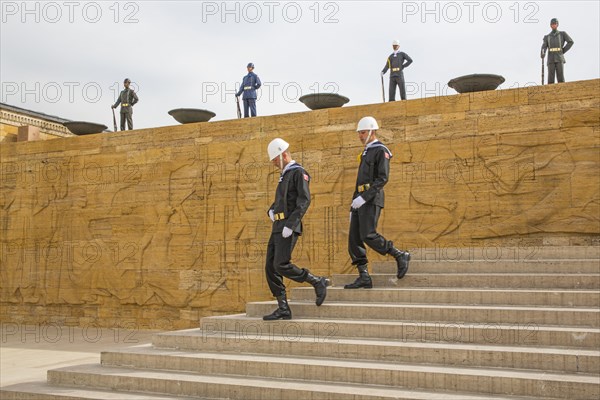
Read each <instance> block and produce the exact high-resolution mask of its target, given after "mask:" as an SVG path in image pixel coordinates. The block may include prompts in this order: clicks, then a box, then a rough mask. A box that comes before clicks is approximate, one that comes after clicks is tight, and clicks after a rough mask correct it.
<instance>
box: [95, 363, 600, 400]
mask: <svg viewBox="0 0 600 400" xmlns="http://www.w3.org/2000/svg"><path fill="white" fill-rule="evenodd" d="M102 365H106V366H112V367H121V366H127V367H133V368H140V369H145V368H148V369H169V370H176V371H182V372H183V371H185V372H195V373H202V374H210V375H221V374H225V375H242V376H253V377H261V378H278V379H281V378H284V379H301V380H307V381H326V382H335V383H351V384H364V385H389V386H395V387H401V388H404V389H416V390H419V389H422V390H447V389H448V388H452V390H455V391H461V392H472V393H479V394H501V395H507V394H512V395H518V396H542V397H556V398H564V399H566V398H586V397H587V398H590V399H592V398H593V399H597V396H596V395H597V394H599V392H598V389H599V385H594V384H581V383H577V384H575V383H569V382H562V381H560V380H554V381H550V380H538V379H518V378H513V377H510V378H503V377H482V376H474V375H466V374H462V375H461V374H456V373H433V372H424V371H423V372H420V371H396V370H393V369H391V370H388V369H373V370H369V371H368V372H365V370H363V369H362V368H358V367H356V368H353V367H342V366H323V365H317V364H313V365H310V368H307V365H306V364H287V363H274V362H264V361H247V360H244V361H238V360H220V359H206V358H202V359H196V358H190V357H176V356H160V355H153V356H149V355H145V354H128V353H103V354H102ZM592 396H594V397H592Z"/></svg>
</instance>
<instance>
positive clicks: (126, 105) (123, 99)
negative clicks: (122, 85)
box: [114, 88, 139, 131]
mask: <svg viewBox="0 0 600 400" xmlns="http://www.w3.org/2000/svg"><path fill="white" fill-rule="evenodd" d="M138 101H139V99H138V97H137V94H135V92H134V91H133V89H131V88H127V89H123V90H122V91H121V93H120V94H119V98H118V99H117V101H116V102H115V104H114V107H117V106H118V105H119V104H121V130H122V131H124V130H125V121H127V128H128V129H129V130H131V129H133V106H134V104H135V103H137V102H138Z"/></svg>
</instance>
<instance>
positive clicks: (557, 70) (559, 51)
mask: <svg viewBox="0 0 600 400" xmlns="http://www.w3.org/2000/svg"><path fill="white" fill-rule="evenodd" d="M550 27H551V28H552V32H550V33H549V34H547V35H546V36H544V39H543V42H542V51H541V53H540V56H541V57H542V59H543V58H544V57H546V50H548V60H547V63H548V84H550V83H554V77H555V75H556V78H557V80H558V82H564V81H565V73H564V63H565V62H566V61H565V56H564V54H565V53H566V52H567V51H569V49H570V48H571V46H573V43H575V42H574V41H573V39H571V36H569V35H568V34H567V32H564V31H559V30H558V19H556V18H552V19H551V20H550Z"/></svg>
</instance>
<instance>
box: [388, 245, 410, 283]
mask: <svg viewBox="0 0 600 400" xmlns="http://www.w3.org/2000/svg"><path fill="white" fill-rule="evenodd" d="M388 254H389V255H390V256H392V257H394V258H395V259H396V264H398V273H397V274H396V277H397V278H398V279H402V278H404V275H406V273H407V272H408V262H409V261H410V253H409V252H408V251H402V250H398V249H397V248H395V247H392V248H391V249H390V250H389V251H388Z"/></svg>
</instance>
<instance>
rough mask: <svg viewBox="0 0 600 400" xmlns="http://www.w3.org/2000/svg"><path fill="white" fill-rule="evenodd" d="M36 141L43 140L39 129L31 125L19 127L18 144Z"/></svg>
mask: <svg viewBox="0 0 600 400" xmlns="http://www.w3.org/2000/svg"><path fill="white" fill-rule="evenodd" d="M36 140H41V137H40V128H39V127H37V126H31V125H24V126H20V127H19V132H18V134H17V142H33V141H36Z"/></svg>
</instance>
